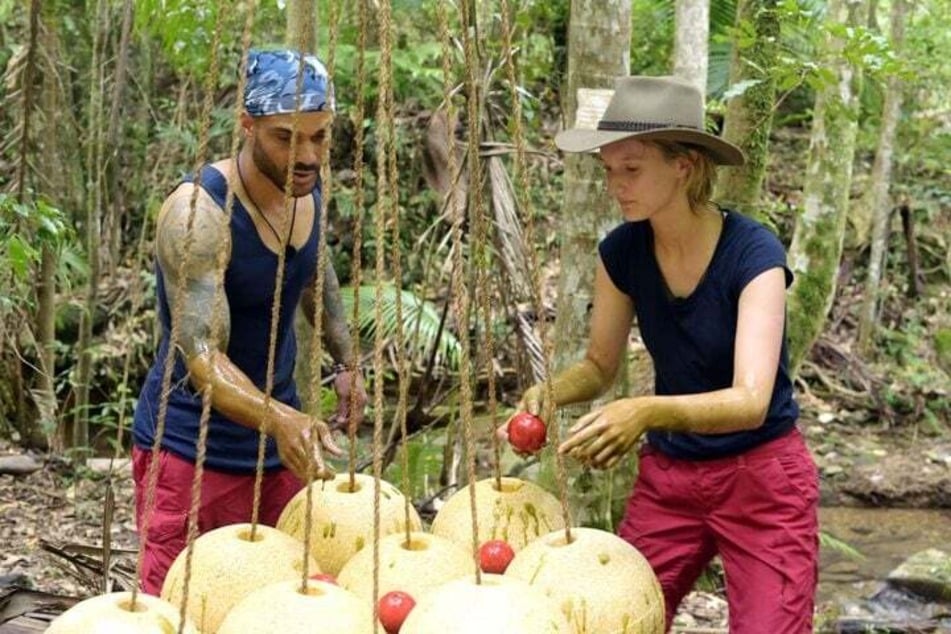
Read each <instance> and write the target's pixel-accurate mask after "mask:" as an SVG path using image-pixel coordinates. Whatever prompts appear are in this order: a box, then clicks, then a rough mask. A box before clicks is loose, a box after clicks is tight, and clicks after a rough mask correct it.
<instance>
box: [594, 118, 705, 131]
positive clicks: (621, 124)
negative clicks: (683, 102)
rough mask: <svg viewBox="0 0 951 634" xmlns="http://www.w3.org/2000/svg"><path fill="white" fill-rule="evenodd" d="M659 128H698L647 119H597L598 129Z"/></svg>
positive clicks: (644, 129)
mask: <svg viewBox="0 0 951 634" xmlns="http://www.w3.org/2000/svg"><path fill="white" fill-rule="evenodd" d="M660 128H690V129H691V130H699V129H700V128H698V127H697V126H693V125H686V124H683V123H650V122H647V121H604V120H602V121H599V122H598V130H606V131H614V132H646V131H647V130H658V129H660Z"/></svg>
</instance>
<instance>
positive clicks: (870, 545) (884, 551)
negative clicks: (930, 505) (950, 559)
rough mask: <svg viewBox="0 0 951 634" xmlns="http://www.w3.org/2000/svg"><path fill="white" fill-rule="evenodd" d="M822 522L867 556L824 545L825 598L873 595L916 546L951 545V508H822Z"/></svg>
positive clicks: (821, 581) (822, 576) (823, 527)
mask: <svg viewBox="0 0 951 634" xmlns="http://www.w3.org/2000/svg"><path fill="white" fill-rule="evenodd" d="M819 525H820V528H821V530H823V531H824V532H826V533H828V534H830V535H832V536H833V537H835V538H837V539H839V540H841V541H843V542H846V543H847V544H849V545H850V546H851V547H853V548H854V549H856V550H857V551H859V552H860V553H861V554H862V555H863V556H864V558H863V559H855V558H852V557H849V556H848V555H845V554H842V553H839V552H836V551H835V550H834V549H831V548H828V547H824V548H823V549H822V551H821V554H820V562H819V590H818V595H817V600H818V602H819V603H822V602H828V601H833V602H846V601H850V600H857V599H863V598H867V597H869V596H870V595H871V594H873V593H874V592H875V590H876V589H878V587H879V586H880V584H881V583H882V582H883V581H884V580H885V577H886V576H888V573H889V572H891V571H892V570H894V569H895V568H896V567H897V566H898V565H899V564H900V563H901V562H902V561H904V560H905V559H907V558H908V557H910V556H911V555H913V554H915V553H916V552H918V551H920V550H925V549H927V548H938V549H941V550H945V551H948V550H949V549H951V509H945V510H921V509H893V508H889V509H877V508H840V507H833V508H822V509H820V510H819Z"/></svg>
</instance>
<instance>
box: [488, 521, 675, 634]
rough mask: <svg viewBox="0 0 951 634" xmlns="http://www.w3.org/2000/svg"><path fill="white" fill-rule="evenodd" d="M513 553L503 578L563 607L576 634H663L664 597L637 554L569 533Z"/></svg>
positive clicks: (614, 540) (587, 531)
mask: <svg viewBox="0 0 951 634" xmlns="http://www.w3.org/2000/svg"><path fill="white" fill-rule="evenodd" d="M571 539H572V540H571V543H570V544H569V543H566V540H565V531H564V529H562V530H558V531H554V532H552V533H549V534H548V535H545V536H543V537H541V538H539V539H537V540H536V541H534V542H533V543H531V544H529V545H528V546H526V547H525V548H524V549H523V550H522V551H520V552H518V553H516V555H515V559H513V560H512V563H510V564H509V567H508V569H507V570H506V571H505V576H506V577H513V578H516V579H522V580H523V581H525V582H527V583H530V584H531V585H532V586H533V587H535V588H538V589H539V590H541V591H543V592H544V593H545V594H546V595H547V596H549V597H551V598H552V599H553V600H554V601H555V602H557V603H558V605H560V606H561V609H562V611H563V612H564V613H565V616H567V617H568V622H569V623H571V626H572V628H573V630H572V631H573V632H574V633H575V634H589V633H590V634H594V633H595V632H597V634H621V633H623V634H663V632H664V595H663V593H662V591H661V588H660V583H658V581H657V577H656V576H655V575H654V571H653V570H651V567H650V564H648V563H647V560H646V559H644V556H643V555H641V554H640V553H639V552H638V551H637V549H636V548H634V547H633V546H631V545H630V544H629V543H627V542H626V541H624V540H623V539H621V538H620V537H618V536H617V535H614V534H612V533H608V532H606V531H601V530H597V529H594V528H572V529H571Z"/></svg>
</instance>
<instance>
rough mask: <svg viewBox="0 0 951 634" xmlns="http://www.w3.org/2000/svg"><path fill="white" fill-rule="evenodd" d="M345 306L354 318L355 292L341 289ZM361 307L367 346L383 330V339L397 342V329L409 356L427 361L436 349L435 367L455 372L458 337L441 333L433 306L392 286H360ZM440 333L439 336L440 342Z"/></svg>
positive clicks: (361, 328) (347, 288)
mask: <svg viewBox="0 0 951 634" xmlns="http://www.w3.org/2000/svg"><path fill="white" fill-rule="evenodd" d="M378 292H379V295H380V300H379V301H380V302H381V304H380V313H381V314H380V321H379V323H377V314H376V313H377V311H376V302H377V294H378ZM340 294H341V298H342V299H343V305H344V308H345V309H346V311H347V313H348V314H350V315H352V314H353V306H354V289H353V287H350V286H348V287H344V288H341V289H340ZM356 296H357V301H359V303H360V306H359V310H360V324H359V327H360V333H361V338H362V339H364V340H365V341H366V342H367V343H368V344H371V345H372V343H371V342H373V341H375V338H376V333H377V329H378V328H381V329H382V335H383V336H384V337H385V338H387V339H391V340H392V339H395V335H396V332H397V329H401V330H402V333H403V341H404V342H405V343H406V348H407V350H406V353H407V355H408V356H409V357H411V358H414V359H426V358H428V355H429V354H431V352H432V349H433V346H434V344H435V345H436V363H437V364H438V365H442V366H447V367H449V368H456V367H458V365H459V354H460V349H461V346H460V344H459V340H458V339H457V338H456V336H455V335H454V334H453V333H451V332H450V331H449V329H448V328H447V327H444V328H443V330H442V332H441V333H439V322H440V318H441V311H440V309H439V308H437V307H436V306H435V305H434V304H433V303H432V302H429V301H426V300H424V299H421V298H420V297H417V296H416V295H415V294H414V293H413V292H412V291H407V290H399V289H397V288H396V287H395V286H392V285H390V284H386V285H382V286H380V287H379V289H378V288H377V287H376V286H361V287H360V288H359V289H358V291H357V292H356ZM397 301H400V302H401V305H402V311H401V312H402V317H403V319H402V322H398V321H397V311H396V308H397V304H396V302H397ZM437 333H439V334H438V336H439V339H438V342H437Z"/></svg>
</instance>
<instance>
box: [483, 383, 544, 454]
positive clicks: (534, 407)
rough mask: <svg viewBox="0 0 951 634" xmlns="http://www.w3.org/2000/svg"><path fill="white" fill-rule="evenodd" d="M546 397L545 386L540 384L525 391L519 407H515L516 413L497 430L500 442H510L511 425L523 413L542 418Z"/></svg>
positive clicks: (496, 433)
mask: <svg viewBox="0 0 951 634" xmlns="http://www.w3.org/2000/svg"><path fill="white" fill-rule="evenodd" d="M544 395H545V384H544V383H539V384H537V385H533V386H532V387H530V388H528V389H527V390H525V393H524V394H522V400H520V401H519V402H518V405H516V406H515V411H514V412H512V415H511V416H509V417H508V420H506V421H505V422H504V423H502V424H501V425H500V426H499V427H498V428H497V429H496V430H495V435H496V436H498V437H499V440H501V441H502V442H508V439H509V432H508V429H509V423H510V422H512V419H513V418H515V416H517V415H518V414H519V413H521V412H528V413H529V414H532V415H534V416H541V412H542V404H543V403H542V400H543V398H544Z"/></svg>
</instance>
